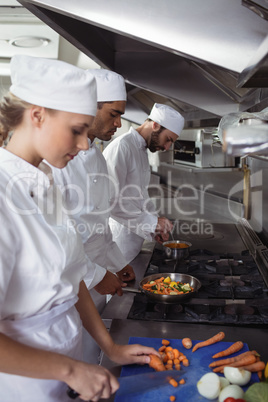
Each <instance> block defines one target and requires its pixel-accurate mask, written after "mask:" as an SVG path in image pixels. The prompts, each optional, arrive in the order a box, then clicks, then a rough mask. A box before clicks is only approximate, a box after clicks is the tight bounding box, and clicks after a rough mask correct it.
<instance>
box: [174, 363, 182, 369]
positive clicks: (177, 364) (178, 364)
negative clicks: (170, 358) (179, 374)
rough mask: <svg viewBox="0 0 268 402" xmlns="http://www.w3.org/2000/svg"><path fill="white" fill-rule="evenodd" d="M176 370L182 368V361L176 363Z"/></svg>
mask: <svg viewBox="0 0 268 402" xmlns="http://www.w3.org/2000/svg"><path fill="white" fill-rule="evenodd" d="M174 367H175V370H178V371H180V369H181V365H180V363H175V366H174Z"/></svg>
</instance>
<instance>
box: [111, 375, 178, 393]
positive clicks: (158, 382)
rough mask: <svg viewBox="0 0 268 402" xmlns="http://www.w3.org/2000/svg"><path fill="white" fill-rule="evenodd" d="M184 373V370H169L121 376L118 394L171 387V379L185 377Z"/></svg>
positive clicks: (176, 379)
mask: <svg viewBox="0 0 268 402" xmlns="http://www.w3.org/2000/svg"><path fill="white" fill-rule="evenodd" d="M183 374H184V370H180V371H175V370H168V371H160V372H156V371H155V372H151V373H144V374H135V375H131V376H125V377H120V378H119V379H118V380H119V384H120V387H119V389H118V391H117V393H116V395H118V396H119V395H120V396H123V395H130V394H137V393H142V392H146V391H150V390H153V389H156V388H160V387H164V386H169V387H171V385H170V384H169V380H170V379H171V378H173V379H174V380H175V381H177V382H178V381H179V380H180V379H181V378H182V377H183Z"/></svg>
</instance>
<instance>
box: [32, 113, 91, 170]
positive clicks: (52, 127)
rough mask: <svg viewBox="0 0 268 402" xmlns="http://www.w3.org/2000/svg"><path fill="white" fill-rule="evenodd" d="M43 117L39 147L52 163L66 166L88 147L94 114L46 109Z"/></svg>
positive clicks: (41, 152)
mask: <svg viewBox="0 0 268 402" xmlns="http://www.w3.org/2000/svg"><path fill="white" fill-rule="evenodd" d="M42 119H43V120H42V121H41V123H42V126H41V130H40V135H39V137H38V141H37V147H38V150H39V153H40V155H41V156H42V159H46V160H47V161H48V162H49V163H50V164H51V165H53V166H55V167H57V168H60V169H61V168H64V167H65V166H66V165H67V163H68V162H69V161H70V160H72V159H73V158H74V157H75V156H76V155H77V154H78V152H79V151H81V150H87V149H88V139H87V132H88V129H89V127H90V125H91V124H92V122H93V119H94V117H93V116H87V115H83V114H77V113H69V112H62V111H48V110H45V111H44V114H43V115H42ZM41 123H40V124H41Z"/></svg>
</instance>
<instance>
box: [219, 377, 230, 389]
mask: <svg viewBox="0 0 268 402" xmlns="http://www.w3.org/2000/svg"><path fill="white" fill-rule="evenodd" d="M227 385H230V382H229V380H227V378H225V377H220V386H221V389H223V388H225V387H227Z"/></svg>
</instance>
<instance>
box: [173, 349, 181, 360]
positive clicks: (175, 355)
mask: <svg viewBox="0 0 268 402" xmlns="http://www.w3.org/2000/svg"><path fill="white" fill-rule="evenodd" d="M173 353H174V359H178V357H179V356H180V352H179V351H178V349H173Z"/></svg>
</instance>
